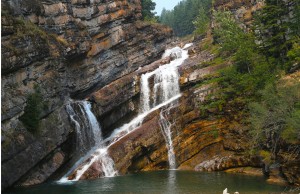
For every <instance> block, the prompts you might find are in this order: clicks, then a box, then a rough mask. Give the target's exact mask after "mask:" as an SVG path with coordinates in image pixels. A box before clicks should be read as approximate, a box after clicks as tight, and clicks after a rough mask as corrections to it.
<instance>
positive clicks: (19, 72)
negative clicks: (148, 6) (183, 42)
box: [1, 0, 172, 188]
mask: <svg viewBox="0 0 300 194" xmlns="http://www.w3.org/2000/svg"><path fill="white" fill-rule="evenodd" d="M1 5H2V12H1V14H2V17H1V20H2V23H1V24H2V34H1V40H2V42H1V44H2V53H1V55H2V61H1V62H2V66H1V69H2V85H1V90H2V92H1V95H2V96H1V100H2V107H1V111H2V117H1V119H2V120H1V121H2V122H1V132H2V136H1V144H2V150H1V153H2V161H1V162H2V183H1V184H2V188H7V187H9V186H11V185H14V184H21V185H32V184H37V183H41V182H44V181H45V180H47V179H49V178H50V177H53V174H57V172H58V171H60V170H61V169H62V168H64V166H65V164H66V163H68V162H69V161H70V160H71V161H72V158H76V150H75V148H74V141H75V139H76V134H75V133H74V130H75V127H74V125H73V124H72V123H71V122H70V120H69V118H68V114H67V112H66V109H65V106H64V105H65V104H66V102H67V101H69V100H70V99H71V98H72V99H84V98H86V97H87V96H89V95H90V94H91V93H92V92H94V91H97V90H99V89H101V88H103V87H104V86H105V85H107V84H109V83H111V82H113V81H114V80H117V79H119V78H121V77H123V76H126V75H128V74H130V73H131V72H134V71H135V70H137V69H138V68H139V67H142V66H145V65H147V64H150V63H151V62H153V61H155V60H157V59H158V58H160V57H161V55H162V53H163V51H164V50H165V47H166V45H168V44H169V43H170V42H171V39H172V30H171V29H169V28H166V27H164V26H160V25H158V24H155V25H152V24H149V23H145V22H142V21H140V20H139V18H140V17H141V5H140V1H139V0H128V1H127V0H125V1H124V0H122V1H121V0H120V1H118V0H115V1H103V0H94V1H90V0H67V1H56V0H55V1H43V0H35V1H28V0H5V1H2V2H1ZM31 96H39V98H31ZM32 99H34V100H32ZM30 106H31V107H30ZM32 106H34V108H38V109H40V111H39V114H38V115H36V114H35V115H33V117H36V118H32V120H37V123H27V125H26V122H25V124H24V122H21V120H22V118H24V114H27V113H26V111H25V109H26V107H27V108H28V110H32V109H30V108H33V107H32ZM29 112H30V111H29ZM35 124H37V125H35ZM32 125H34V126H38V127H34V129H33V130H31V131H29V130H28V126H32ZM77 157H78V156H77Z"/></svg>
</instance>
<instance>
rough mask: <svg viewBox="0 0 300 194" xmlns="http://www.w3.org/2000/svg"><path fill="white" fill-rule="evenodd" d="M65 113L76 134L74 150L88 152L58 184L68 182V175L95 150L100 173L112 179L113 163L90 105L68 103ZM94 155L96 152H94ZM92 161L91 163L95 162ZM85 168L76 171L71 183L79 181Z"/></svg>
mask: <svg viewBox="0 0 300 194" xmlns="http://www.w3.org/2000/svg"><path fill="white" fill-rule="evenodd" d="M66 111H67V113H68V114H69V118H70V120H71V123H73V124H74V125H75V129H76V134H77V138H76V139H77V145H76V149H77V150H78V151H79V152H82V151H86V152H88V153H87V154H85V156H83V157H82V158H81V159H80V160H79V161H77V162H76V164H75V165H73V167H72V168H71V169H70V170H69V171H68V173H66V175H64V176H63V177H62V178H61V179H60V180H59V182H65V181H67V180H68V178H67V177H68V175H69V174H70V173H71V172H73V171H74V170H75V169H76V168H77V167H78V166H79V165H80V164H81V162H83V161H84V160H85V159H87V157H89V156H90V154H91V152H93V151H94V150H95V149H96V148H98V149H97V151H98V152H99V154H98V155H97V157H95V160H99V161H100V163H101V165H102V171H103V173H104V176H106V177H112V176H115V175H116V174H117V171H115V169H114V161H113V160H112V159H111V158H110V157H109V155H108V153H107V148H105V145H104V141H103V138H102V132H101V128H100V126H99V123H98V121H97V119H96V117H95V115H94V114H93V112H92V111H91V104H90V103H89V102H87V101H75V102H73V101H72V102H69V103H68V104H67V105H66ZM95 153H96V152H95ZM95 160H93V162H94V161H95ZM86 170H87V169H86V168H81V169H79V170H77V173H76V177H75V178H74V179H73V181H77V180H79V179H80V177H81V176H82V174H83V173H84V172H85V171H86Z"/></svg>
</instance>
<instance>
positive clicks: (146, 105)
mask: <svg viewBox="0 0 300 194" xmlns="http://www.w3.org/2000/svg"><path fill="white" fill-rule="evenodd" d="M168 56H171V58H173V59H174V60H173V61H171V62H170V63H169V64H166V65H162V66H160V67H159V68H157V69H156V70H154V71H152V72H149V73H146V74H143V75H142V76H141V98H140V113H139V115H137V117H135V118H134V119H133V120H131V121H130V122H129V123H127V124H124V125H123V126H122V127H120V128H117V129H115V130H114V131H113V133H112V134H111V135H110V136H109V137H108V138H106V139H105V140H103V143H106V144H107V146H106V147H104V146H102V147H101V146H100V147H99V148H98V149H97V150H96V151H95V152H94V153H93V154H92V155H91V156H90V157H89V160H88V162H86V163H85V164H84V165H83V166H81V167H80V168H79V169H77V172H76V178H75V179H74V180H79V179H80V177H81V176H82V175H83V174H84V173H85V172H86V171H87V170H88V169H89V168H90V166H91V165H92V164H93V163H94V162H96V161H100V162H101V164H102V171H103V172H104V173H105V176H115V175H116V174H117V171H115V170H114V168H113V165H112V164H113V161H112V159H111V158H110V157H109V155H108V152H107V150H108V149H109V147H110V146H111V145H113V144H114V143H115V142H117V141H119V140H120V139H121V138H123V137H124V136H125V135H127V134H129V133H130V132H132V131H133V130H134V129H136V128H138V127H139V126H140V125H141V124H142V122H143V119H144V118H145V117H146V116H147V115H148V114H149V113H151V112H153V111H155V110H157V109H160V108H161V107H163V106H166V105H168V104H170V103H171V102H174V101H175V100H177V99H178V98H179V97H180V96H181V94H180V89H179V73H178V69H177V67H178V66H179V65H181V64H182V63H183V62H184V60H186V59H187V58H188V51H187V50H183V49H181V48H179V47H175V48H173V49H168V50H166V52H165V54H164V55H163V58H165V57H168ZM149 79H153V80H154V84H153V87H150V82H149ZM160 122H161V125H162V129H163V131H166V132H164V133H163V134H164V136H165V137H166V142H167V148H168V150H169V153H172V154H168V155H169V161H170V168H171V169H175V168H176V162H175V154H174V149H173V146H172V137H171V125H170V124H169V123H168V121H167V119H166V118H165V117H164V116H163V113H162V112H161V121H160ZM105 158H106V159H105ZM110 160H111V161H110ZM106 171H107V172H106Z"/></svg>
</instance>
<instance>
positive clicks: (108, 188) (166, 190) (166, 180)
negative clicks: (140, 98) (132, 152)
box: [6, 171, 298, 194]
mask: <svg viewBox="0 0 300 194" xmlns="http://www.w3.org/2000/svg"><path fill="white" fill-rule="evenodd" d="M225 188H228V191H229V193H231V194H233V193H234V192H235V191H239V193H240V194H256V193H257V194H269V193H270V194H279V193H282V192H283V191H285V190H287V189H286V188H285V187H283V186H278V185H271V184H268V183H266V181H265V179H264V178H263V177H256V176H246V175H236V174H227V173H223V172H213V173H203V172H192V171H155V172H142V173H137V174H131V175H126V176H117V177H112V178H100V179H97V180H84V181H78V182H72V183H69V184H58V183H54V182H53V183H47V184H41V185H38V186H33V187H27V188H15V189H14V190H12V191H9V192H6V193H10V194H63V193H72V194H88V193H89V194H92V193H93V194H98V193H99V194H100V193H101V194H103V193H110V194H112V193H122V194H127V193H128V194H129V193H130V194H134V193H146V194H148V193H149V194H150V193H151V194H181V193H183V194H196V193H197V194H218V193H220V194H222V192H223V190H224V189H225ZM294 193H298V192H294Z"/></svg>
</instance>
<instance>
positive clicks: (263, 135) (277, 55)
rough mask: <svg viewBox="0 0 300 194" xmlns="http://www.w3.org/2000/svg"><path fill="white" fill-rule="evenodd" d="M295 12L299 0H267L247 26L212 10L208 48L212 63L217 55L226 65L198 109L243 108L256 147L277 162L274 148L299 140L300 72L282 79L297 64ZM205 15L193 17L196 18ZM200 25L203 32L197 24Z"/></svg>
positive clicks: (297, 47) (231, 16) (230, 13)
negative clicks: (213, 88) (210, 42)
mask: <svg viewBox="0 0 300 194" xmlns="http://www.w3.org/2000/svg"><path fill="white" fill-rule="evenodd" d="M291 10H293V11H291ZM298 13H299V1H289V3H286V2H283V1H273V0H268V1H266V5H265V7H263V9H261V10H259V11H257V12H256V13H255V14H254V22H253V26H252V28H251V29H246V28H245V27H244V26H243V25H241V24H240V23H239V22H237V21H236V18H235V17H234V16H233V15H232V12H230V11H214V13H213V18H214V19H213V22H214V28H213V29H212V35H213V41H214V42H213V45H208V47H207V48H208V49H210V50H211V51H212V52H213V53H214V54H215V59H214V61H215V62H216V63H217V60H219V59H220V58H221V59H222V60H221V62H222V63H227V64H229V65H228V67H227V68H225V69H223V70H221V71H220V73H219V76H218V77H217V78H215V79H213V80H211V82H216V83H217V84H218V86H219V90H218V91H217V92H215V93H214V94H213V95H210V96H209V98H210V99H208V102H209V103H208V104H206V105H205V107H204V108H203V107H202V108H201V109H202V111H208V110H209V109H211V108H217V109H218V110H220V114H223V113H224V112H223V111H224V109H231V110H235V111H234V112H242V114H243V115H244V116H245V117H247V118H249V119H247V118H244V120H245V121H244V123H246V124H250V126H251V127H250V128H251V132H250V133H251V134H252V137H253V140H255V141H254V142H255V144H253V148H254V150H264V153H269V154H267V156H268V161H269V162H270V163H272V162H278V157H277V154H278V153H279V151H280V149H284V148H285V147H286V145H287V144H296V145H298V144H299V142H300V114H299V110H300V109H299V100H300V98H299V97H300V93H299V91H300V84H299V77H297V76H296V78H291V79H289V80H286V79H285V77H288V76H289V74H290V73H293V72H295V71H298V70H299V64H300V60H299V56H300V55H299V54H300V53H299V45H300V41H299V40H300V39H299V29H298V26H300V24H299V16H298ZM202 14H203V13H202ZM203 20H204V17H198V18H197V21H198V22H199V23H203ZM198 30H199V31H200V32H202V33H203V29H201V27H200V28H198ZM207 48H206V49H207ZM214 61H213V62H210V63H211V64H215V62H214ZM291 80H292V81H291ZM204 115H207V114H204ZM267 156H266V154H263V157H267Z"/></svg>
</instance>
